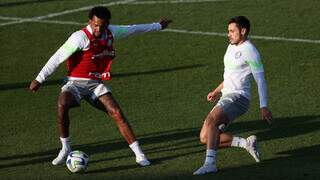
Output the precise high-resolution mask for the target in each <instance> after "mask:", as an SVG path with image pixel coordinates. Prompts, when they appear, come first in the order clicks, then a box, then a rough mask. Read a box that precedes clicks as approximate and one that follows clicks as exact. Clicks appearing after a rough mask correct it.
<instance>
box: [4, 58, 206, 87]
mask: <svg viewBox="0 0 320 180" xmlns="http://www.w3.org/2000/svg"><path fill="white" fill-rule="evenodd" d="M205 66H207V65H205V64H195V65H186V66H180V67H173V68H166V69H157V70H152V71H142V72H129V73H118V74H117V73H115V74H112V77H113V78H124V77H131V76H141V75H150V74H158V73H167V72H174V71H181V70H186V69H193V68H201V67H205ZM64 82H65V80H62V79H60V80H59V79H55V80H48V81H46V82H44V84H43V86H50V85H57V84H61V85H62V84H63V83H64ZM30 83H31V80H30V82H17V83H10V84H0V91H6V90H14V89H27V88H29V85H30Z"/></svg>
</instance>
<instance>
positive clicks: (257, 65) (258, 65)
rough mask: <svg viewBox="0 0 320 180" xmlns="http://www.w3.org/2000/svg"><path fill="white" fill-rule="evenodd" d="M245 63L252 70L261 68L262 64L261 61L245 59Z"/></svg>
mask: <svg viewBox="0 0 320 180" xmlns="http://www.w3.org/2000/svg"><path fill="white" fill-rule="evenodd" d="M246 63H247V64H249V66H250V68H251V69H252V70H254V71H257V70H263V64H262V63H261V61H259V62H256V61H246Z"/></svg>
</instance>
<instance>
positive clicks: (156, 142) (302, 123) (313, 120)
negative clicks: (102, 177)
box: [0, 116, 320, 173]
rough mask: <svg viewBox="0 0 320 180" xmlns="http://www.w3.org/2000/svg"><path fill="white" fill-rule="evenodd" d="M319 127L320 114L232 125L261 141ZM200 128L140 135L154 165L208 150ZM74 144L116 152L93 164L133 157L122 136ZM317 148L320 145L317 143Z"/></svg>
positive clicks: (27, 161)
mask: <svg viewBox="0 0 320 180" xmlns="http://www.w3.org/2000/svg"><path fill="white" fill-rule="evenodd" d="M199 125H200V124H199ZM319 129H320V116H300V117H290V118H278V119H276V120H275V125H274V126H272V127H271V128H270V127H268V126H267V125H266V124H265V123H264V122H263V121H261V120H256V121H249V122H242V121H240V122H235V123H233V124H232V125H231V126H230V127H229V130H230V132H232V133H235V134H241V133H248V132H251V131H254V132H257V133H256V134H257V136H258V138H259V141H267V140H274V139H278V138H287V137H294V136H298V135H303V134H307V133H312V132H315V131H319ZM199 131H200V128H186V129H174V130H171V131H164V132H157V133H151V134H144V135H142V136H141V137H139V138H138V139H139V141H140V143H141V144H142V145H143V146H145V148H143V149H144V150H145V152H146V153H147V154H148V155H150V156H151V157H152V156H153V155H154V156H156V157H155V158H151V159H150V160H151V162H152V164H153V165H157V164H161V163H165V162H166V161H168V160H173V159H176V158H179V157H182V156H188V155H191V154H195V153H199V152H202V151H203V152H204V150H205V147H204V146H203V145H201V144H200V142H199V138H198V137H199ZM73 148H74V149H81V150H83V151H85V152H86V153H88V154H89V155H90V156H91V155H94V154H99V153H110V154H116V155H111V156H109V155H107V156H106V157H107V158H102V159H99V160H93V161H90V163H91V164H92V163H99V162H106V161H112V160H117V159H122V158H129V157H132V158H133V154H132V153H129V152H130V151H129V149H128V145H127V143H126V142H124V141H123V140H122V139H121V140H119V139H114V140H107V141H100V142H93V143H88V144H81V145H75V146H73ZM315 148H319V147H318V146H316V147H315ZM121 150H128V152H127V153H121V154H120V153H119V154H118V153H112V152H118V151H121ZM58 151H59V149H52V150H49V151H44V152H38V153H30V154H19V155H13V156H5V157H0V169H4V168H10V167H17V166H26V165H34V164H37V163H50V161H51V160H52V159H53V158H54V157H55V156H56V155H57V153H58ZM297 151H298V150H297ZM275 161H278V160H275ZM271 162H272V161H271ZM270 166H271V165H270ZM136 167H137V165H136V164H135V163H134V162H132V164H127V163H126V165H120V166H117V167H113V166H111V167H107V168H104V169H93V170H89V171H88V173H105V172H108V171H117V170H124V169H131V168H136Z"/></svg>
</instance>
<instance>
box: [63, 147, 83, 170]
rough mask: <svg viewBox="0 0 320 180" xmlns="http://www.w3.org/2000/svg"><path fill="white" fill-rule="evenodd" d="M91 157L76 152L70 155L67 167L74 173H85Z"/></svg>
mask: <svg viewBox="0 0 320 180" xmlns="http://www.w3.org/2000/svg"><path fill="white" fill-rule="evenodd" d="M88 161H89V157H88V155H86V153H84V152H82V151H79V150H76V151H72V152H70V153H69V155H68V157H67V161H66V164H67V167H68V169H69V170H70V171H71V172H73V173H79V172H85V171H86V169H87V166H88Z"/></svg>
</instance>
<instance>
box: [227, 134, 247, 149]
mask: <svg viewBox="0 0 320 180" xmlns="http://www.w3.org/2000/svg"><path fill="white" fill-rule="evenodd" d="M231 146H232V147H241V148H246V146H247V140H246V139H244V138H242V137H236V136H233V139H232V142H231Z"/></svg>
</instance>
